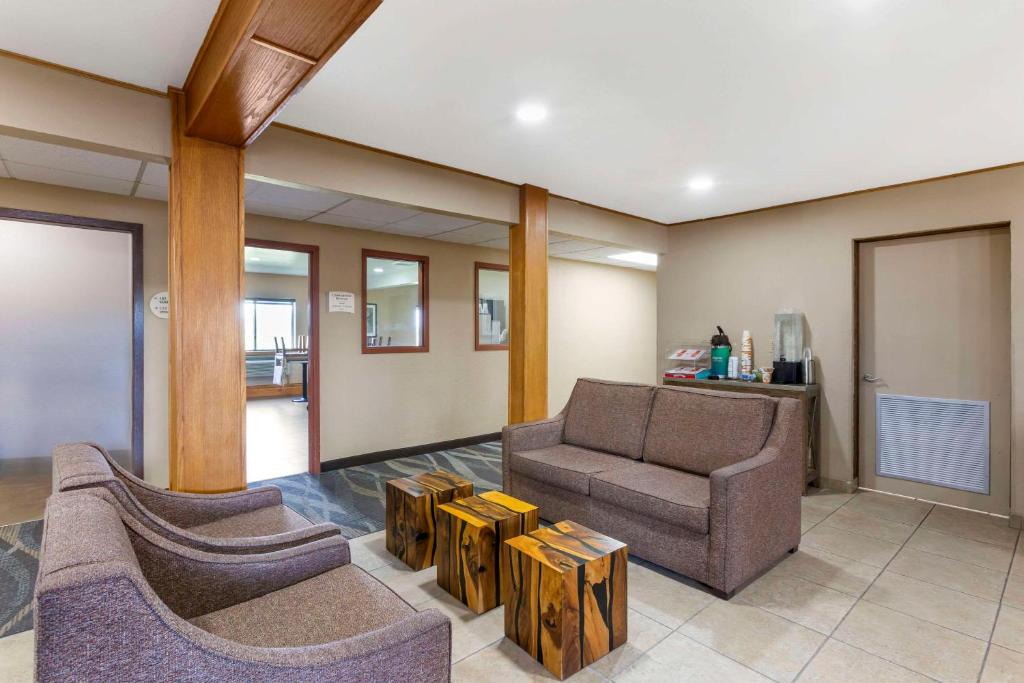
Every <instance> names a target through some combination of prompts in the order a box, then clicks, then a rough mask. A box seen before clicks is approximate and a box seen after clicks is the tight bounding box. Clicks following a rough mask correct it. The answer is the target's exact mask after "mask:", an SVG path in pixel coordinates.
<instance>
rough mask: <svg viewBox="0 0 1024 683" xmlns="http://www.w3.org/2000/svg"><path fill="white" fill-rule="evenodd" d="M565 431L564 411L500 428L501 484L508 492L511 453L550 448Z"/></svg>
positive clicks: (555, 444) (557, 442) (559, 441)
mask: <svg viewBox="0 0 1024 683" xmlns="http://www.w3.org/2000/svg"><path fill="white" fill-rule="evenodd" d="M564 431H565V411H564V410H563V411H562V412H560V413H559V414H558V415H555V416H554V417H552V418H549V419H547V420H537V421H536V422H523V423H521V424H514V425H506V426H505V427H503V428H502V430H501V476H502V486H503V487H504V489H505V492H506V493H509V482H510V481H511V470H510V469H509V468H510V466H511V455H512V453H514V452H520V451H532V450H534V449H537V448H550V447H552V446H557V445H558V444H560V443H562V434H563V432H564Z"/></svg>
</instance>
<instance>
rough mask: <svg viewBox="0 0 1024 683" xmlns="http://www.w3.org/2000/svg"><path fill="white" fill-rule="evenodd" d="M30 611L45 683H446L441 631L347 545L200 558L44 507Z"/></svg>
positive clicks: (81, 498) (114, 520)
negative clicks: (353, 557)
mask: <svg viewBox="0 0 1024 683" xmlns="http://www.w3.org/2000/svg"><path fill="white" fill-rule="evenodd" d="M34 607H35V637H36V677H37V680H39V681H41V682H43V683H49V682H50V681H103V682H104V683H106V682H107V681H126V680H131V681H218V682H224V681H240V680H258V681H335V682H344V683H356V682H364V681H367V682H368V681H447V680H449V670H450V659H451V623H450V622H449V621H448V619H447V618H446V617H445V616H443V615H442V614H441V613H440V612H438V611H437V610H433V609H431V610H425V611H423V612H417V611H416V610H415V609H413V608H412V607H410V606H409V605H408V604H406V603H405V602H404V601H403V600H401V599H400V598H399V597H398V596H397V595H395V594H394V593H393V592H391V590H389V589H388V588H387V587H385V586H383V585H382V584H380V583H379V582H378V581H377V580H376V579H374V578H373V577H372V576H370V575H369V574H367V573H366V572H364V571H363V570H362V569H360V568H358V567H356V566H354V565H352V564H350V563H349V551H348V546H347V544H345V542H344V540H343V539H342V538H340V537H337V536H336V537H332V538H323V539H320V540H317V541H314V542H311V543H307V544H305V545H302V546H297V547H293V548H287V549H284V550H278V551H274V552H270V553H261V554H252V555H224V554H218V553H207V552H203V551H199V550H195V549H192V548H187V547H184V546H181V545H178V544H175V543H172V542H170V541H168V540H167V539H166V538H164V537H163V536H161V535H159V534H156V533H154V532H152V531H151V530H149V529H148V528H147V527H146V526H145V525H143V524H141V523H140V522H138V521H137V520H136V519H134V518H133V517H132V516H130V515H126V516H123V517H122V516H121V515H120V514H119V513H118V511H117V510H116V509H115V507H114V506H113V505H112V501H111V499H110V498H109V497H108V496H106V495H99V496H98V495H95V494H92V493H89V492H86V491H76V492H71V493H58V494H55V495H53V496H52V497H51V498H50V501H49V502H48V504H47V509H46V517H45V525H44V532H43V544H42V556H41V559H40V568H39V578H38V581H37V584H36V593H35V601H34Z"/></svg>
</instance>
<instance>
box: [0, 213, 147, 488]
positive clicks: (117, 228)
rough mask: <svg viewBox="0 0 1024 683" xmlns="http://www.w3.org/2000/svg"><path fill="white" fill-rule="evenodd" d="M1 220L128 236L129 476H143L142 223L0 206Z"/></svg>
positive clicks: (143, 348) (143, 323)
mask: <svg viewBox="0 0 1024 683" xmlns="http://www.w3.org/2000/svg"><path fill="white" fill-rule="evenodd" d="M0 219H7V220H13V221H21V222H24V223H46V224H49V225H60V226H64V227H68V228H83V229H85V230H103V231H106V232H126V233H128V234H129V235H131V244H132V417H131V422H132V426H131V430H132V437H131V439H132V474H134V475H135V476H137V477H140V478H141V477H143V476H144V474H145V453H144V452H143V417H144V410H143V400H144V391H143V388H144V381H145V376H144V373H143V370H144V367H143V366H144V355H145V354H144V350H145V345H144V343H143V332H144V327H145V320H144V317H143V315H144V313H143V311H144V303H143V300H142V224H141V223H126V222H123V221H110V220H105V219H102V218H89V217H86V216H71V215H68V214H62V213H49V212H46V211H28V210H26V209H12V208H7V207H0Z"/></svg>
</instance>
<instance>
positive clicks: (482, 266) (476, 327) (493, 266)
mask: <svg viewBox="0 0 1024 683" xmlns="http://www.w3.org/2000/svg"><path fill="white" fill-rule="evenodd" d="M481 270H500V271H504V272H506V273H507V272H508V266H506V265H502V264H500V263H483V262H482V261H475V262H474V263H473V348H474V349H475V350H477V351H508V344H481V343H480V311H479V306H480V271H481Z"/></svg>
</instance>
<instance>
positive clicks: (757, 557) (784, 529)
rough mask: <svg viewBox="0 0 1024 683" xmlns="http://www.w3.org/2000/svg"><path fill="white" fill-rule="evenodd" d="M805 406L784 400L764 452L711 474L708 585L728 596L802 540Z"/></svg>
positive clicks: (777, 411) (779, 407) (780, 402)
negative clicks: (801, 510)
mask: <svg viewBox="0 0 1024 683" xmlns="http://www.w3.org/2000/svg"><path fill="white" fill-rule="evenodd" d="M799 410H800V404H799V402H797V401H796V400H794V399H781V400H780V401H779V405H778V407H777V408H776V414H775V424H774V425H773V428H772V432H771V434H770V435H769V437H768V442H767V443H766V444H765V447H764V448H763V449H762V450H761V452H760V453H758V454H757V455H755V456H753V457H751V458H747V459H746V460H741V461H740V462H737V463H733V464H732V465H729V466H727V467H723V468H721V469H718V470H715V471H714V472H712V473H711V509H710V525H711V527H710V543H709V550H708V555H709V557H708V583H709V584H711V585H712V586H714V587H716V588H718V589H719V590H721V591H723V592H724V593H726V594H729V593H732V592H733V591H734V590H736V589H737V588H739V587H741V586H742V585H743V584H744V583H745V582H746V581H748V580H750V579H752V578H754V577H756V576H757V575H758V573H760V572H761V571H762V570H764V569H766V568H767V567H768V566H769V565H771V563H773V562H774V561H776V560H777V559H778V558H779V557H780V556H781V555H782V554H784V553H785V552H786V551H787V550H792V549H794V548H796V547H797V546H798V545H799V543H800V495H801V493H802V489H801V487H800V480H801V476H800V475H801V468H802V467H803V422H802V421H801V419H800V414H799Z"/></svg>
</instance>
